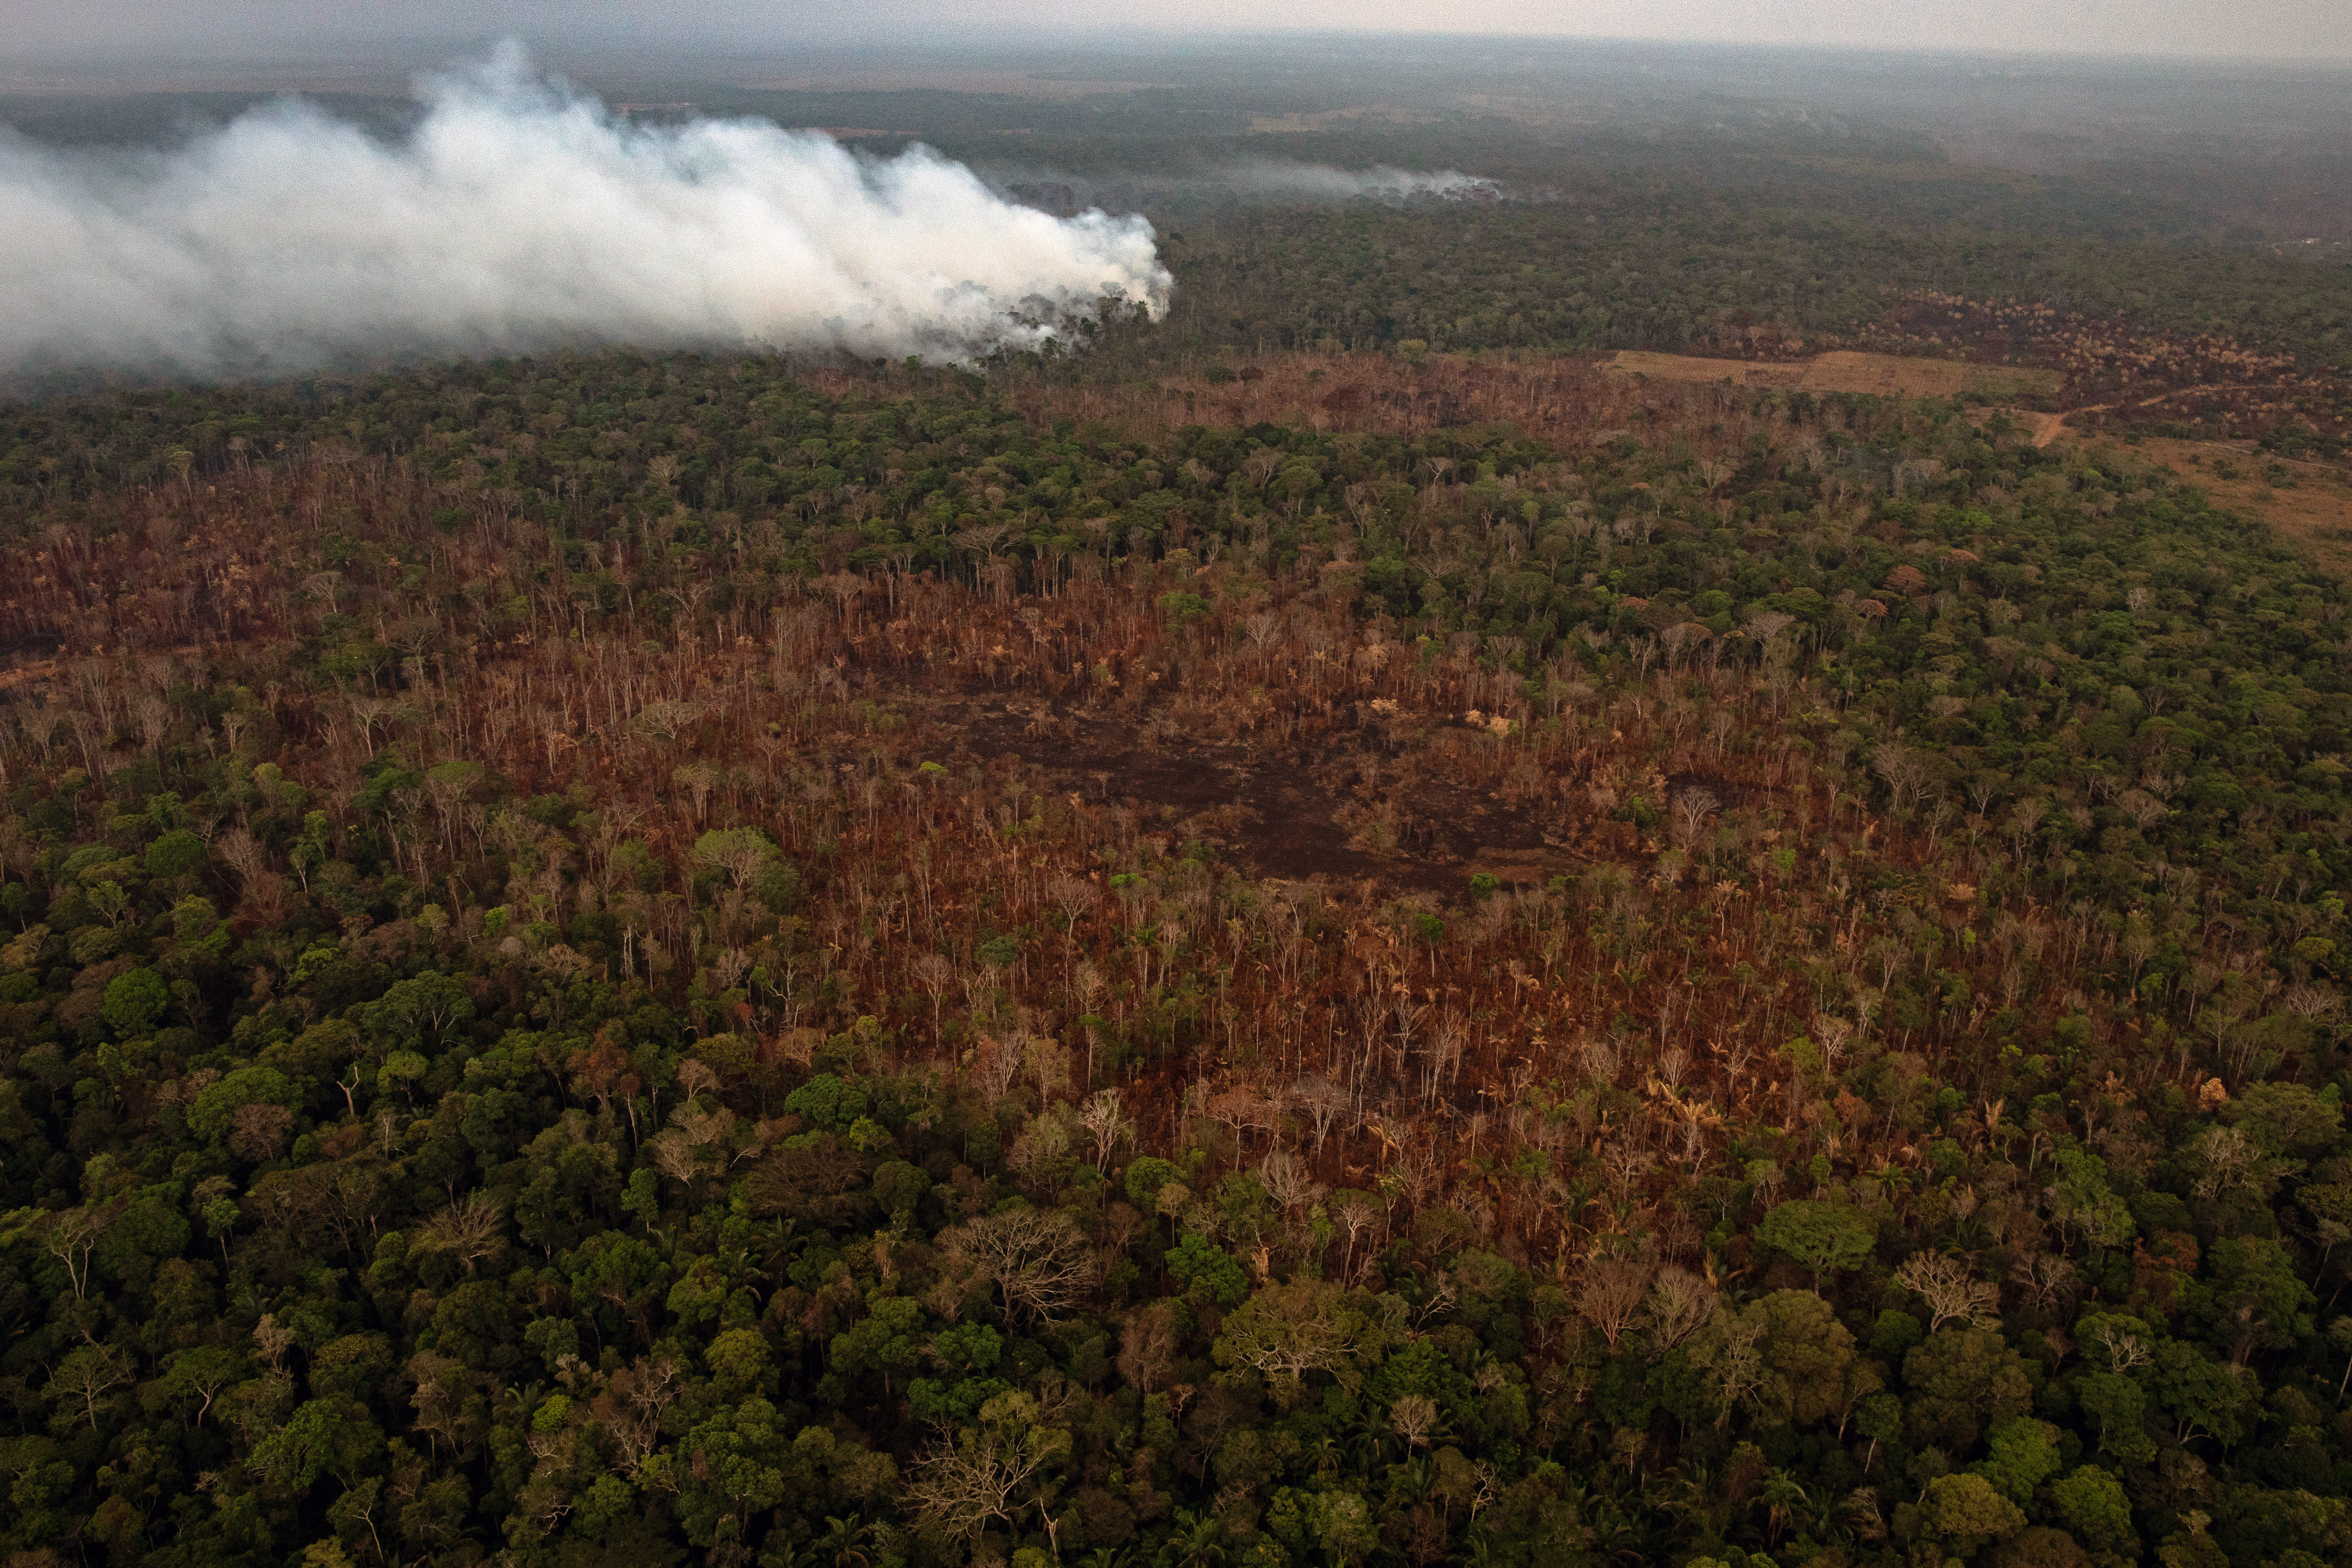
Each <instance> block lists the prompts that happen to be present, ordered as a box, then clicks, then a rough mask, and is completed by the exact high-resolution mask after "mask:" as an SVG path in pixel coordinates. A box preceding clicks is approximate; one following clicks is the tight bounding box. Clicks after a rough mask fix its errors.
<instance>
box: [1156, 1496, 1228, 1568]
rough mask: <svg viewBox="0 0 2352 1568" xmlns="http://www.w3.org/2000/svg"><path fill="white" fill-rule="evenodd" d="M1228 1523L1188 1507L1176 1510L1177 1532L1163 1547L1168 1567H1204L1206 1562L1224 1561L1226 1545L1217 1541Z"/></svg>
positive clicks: (1162, 1558) (1163, 1556) (1162, 1551)
mask: <svg viewBox="0 0 2352 1568" xmlns="http://www.w3.org/2000/svg"><path fill="white" fill-rule="evenodd" d="M1224 1532H1225V1527H1224V1526H1223V1525H1222V1524H1220V1523H1218V1522H1217V1519H1216V1516H1215V1515H1213V1514H1207V1513H1195V1512H1194V1511H1193V1510H1191V1509H1188V1508H1180V1509H1178V1510H1176V1533H1174V1534H1173V1535H1171V1536H1170V1537H1169V1538H1168V1542H1167V1544H1166V1545H1165V1546H1163V1547H1161V1548H1160V1562H1161V1563H1165V1564H1167V1568H1204V1565H1205V1564H1208V1563H1223V1561H1224V1560H1225V1549H1224V1547H1223V1546H1222V1545H1220V1544H1219V1543H1218V1537H1220V1536H1222V1535H1223V1534H1224Z"/></svg>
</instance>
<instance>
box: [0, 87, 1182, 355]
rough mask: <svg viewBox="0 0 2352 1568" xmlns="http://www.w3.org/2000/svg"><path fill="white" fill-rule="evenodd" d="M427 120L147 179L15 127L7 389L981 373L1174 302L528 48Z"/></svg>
mask: <svg viewBox="0 0 2352 1568" xmlns="http://www.w3.org/2000/svg"><path fill="white" fill-rule="evenodd" d="M0 278H5V279H6V284H5V290H0V375H22V374H27V373H38V372H51V371H59V370H74V369H100V370H129V371H148V372H168V373H173V374H195V375H205V374H253V373H259V372H267V371H285V370H294V369H303V368H314V367H319V366H322V365H330V364H334V363H350V362H355V361H362V360H367V359H373V358H380V357H383V356H387V355H394V356H396V355H410V354H420V353H517V352H526V351H530V350H533V349H542V348H548V347H551V346H555V345H559V344H565V343H593V342H628V343H633V344H637V345H640V346H644V347H649V348H652V347H667V346H677V347H728V346H735V347H742V346H753V347H769V348H778V349H835V348H838V349H843V350H847V351H850V352H853V353H861V354H883V353H887V354H890V355H893V356H898V355H904V354H922V355H924V356H926V357H929V358H933V359H962V358H968V357H970V356H972V355H974V354H979V353H986V352H988V351H990V350H992V349H995V348H999V347H1008V346H1009V347H1023V346H1029V345H1034V344H1035V343H1037V342H1040V341H1042V340H1043V339H1044V338H1045V337H1046V336H1048V335H1050V334H1052V333H1053V332H1054V331H1055V328H1056V326H1057V325H1065V326H1066V321H1067V320H1068V318H1070V317H1072V316H1081V315H1086V314H1088V313H1090V312H1092V311H1093V310H1096V309H1097V308H1098V306H1099V303H1100V301H1101V300H1104V299H1106V298H1123V299H1126V300H1133V301H1137V302H1139V303H1141V304H1142V305H1144V306H1145V307H1146V308H1147V309H1149V310H1152V311H1153V312H1154V313H1157V311H1158V310H1160V308H1161V307H1162V306H1163V305H1164V303H1165V300H1166V297H1167V292H1168V289H1169V288H1170V285H1171V279H1170V275H1169V272H1168V270H1167V268H1165V267H1163V266H1162V265H1161V263H1160V258H1159V254H1158V251H1157V249H1156V247H1155V244H1154V236H1153V234H1152V230H1151V226H1150V225H1149V224H1148V223H1146V222H1144V221H1143V220H1142V219H1140V218H1135V217H1129V218H1110V217H1107V216H1104V215H1102V214H1100V213H1098V212H1097V213H1087V214H1082V215H1080V216H1076V217H1072V218H1066V219H1063V218H1055V217H1051V216H1047V215H1045V214H1044V213H1040V212H1036V211H1034V210H1031V209H1029V208H1025V207H1022V206H1018V205H1013V204H1012V203H1009V202H1006V201H1004V200H1003V199H1002V198H1000V197H998V196H997V195H994V194H993V193H992V192H990V191H989V190H988V189H987V188H986V187H985V186H984V185H982V184H981V182H980V181H979V180H977V179H976V178H974V177H973V176H972V174H971V172H970V171H968V170H966V169H965V168H963V167H962V166H961V165H960V164H957V163H950V162H949V161H947V160H945V159H943V158H941V157H940V156H939V155H938V154H936V153H932V152H930V151H929V150H928V149H925V148H914V149H911V150H909V151H908V152H906V153H902V154H900V155H899V156H898V157H896V158H894V159H890V160H887V161H881V162H875V161H866V160H860V159H858V158H856V157H853V156H852V155H851V154H849V153H846V152H845V151H843V150H842V148H840V147H839V146H837V145H836V144H835V142H833V141H832V140H830V139H829V138H827V137H824V136H823V135H820V134H817V133H814V132H787V131H782V130H779V129H777V128H776V127H774V126H772V125H769V124H766V123H764V122H759V121H694V122H691V123H688V124H685V125H678V126H667V127H653V128H642V129H641V128H637V127H634V126H631V125H628V124H626V123H625V122H621V121H616V120H614V118H612V117H611V116H609V115H607V114H606V113H605V112H604V110H603V109H602V108H601V107H600V106H599V105H597V104H596V103H595V102H593V100H588V99H585V98H583V97H580V96H578V95H576V94H573V93H572V92H569V91H568V90H565V89H561V88H558V87H554V86H551V85H549V84H547V83H545V82H542V81H541V80H540V79H537V78H535V77H534V76H533V75H532V74H531V72H530V69H529V68H528V67H527V65H526V63H525V61H524V60H523V58H522V56H521V54H520V51H519V50H516V49H514V48H511V47H509V48H506V49H503V50H501V51H499V54H498V55H497V56H495V57H494V58H492V59H491V60H490V62H489V63H488V64H487V65H484V66H481V67H479V68H472V69H469V70H466V71H463V72H459V73H457V74H453V75H449V76H446V77H441V78H436V79H432V80H431V81H429V82H427V83H426V84H425V114H424V118H423V120H422V121H421V122H420V123H419V124H418V125H417V127H416V129H415V132H413V133H411V134H410V135H409V136H408V137H407V138H406V139H405V140H404V141H401V142H396V143H387V142H383V141H379V140H377V139H376V138H374V137H373V136H371V135H369V134H368V133H366V132H363V131H362V130H360V129H358V128H357V127H354V126H352V125H349V124H345V123H342V122H341V121H335V120H333V119H331V118H329V117H328V116H326V115H325V114H323V113H322V112H320V110H317V109H316V108H314V107H312V106H310V105H308V104H305V103H302V102H299V101H293V100H289V101H285V102H281V103H278V104H276V105H273V106H271V107H269V108H268V109H264V110H256V111H254V112H252V113H250V114H247V115H246V116H244V117H242V118H240V119H238V120H237V121H235V122H234V123H232V124H230V125H228V126H226V128H223V129H221V130H219V131H217V132H210V133H207V134H205V135H204V136H202V137H200V138H198V139H197V140H195V141H194V142H191V143H190V144H188V145H187V146H185V147H183V148H180V149H178V150H175V151H171V152H165V153H142V154H138V155H132V156H125V155H121V154H113V155H100V156H93V155H89V154H69V153H60V152H57V151H54V150H51V149H47V148H44V147H40V146H37V145H35V144H34V143H32V142H27V141H25V140H24V139H22V138H21V137H16V136H14V135H13V134H10V133H8V132H5V131H0Z"/></svg>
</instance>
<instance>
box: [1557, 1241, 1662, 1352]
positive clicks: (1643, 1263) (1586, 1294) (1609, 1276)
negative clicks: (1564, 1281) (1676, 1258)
mask: <svg viewBox="0 0 2352 1568" xmlns="http://www.w3.org/2000/svg"><path fill="white" fill-rule="evenodd" d="M1650 1274H1651V1266H1650V1264H1649V1263H1648V1261H1647V1260H1646V1259H1643V1258H1591V1259H1590V1260H1588V1261H1587V1262H1586V1263H1585V1265H1584V1267H1583V1268H1580V1269H1579V1270H1578V1271H1577V1277H1576V1310H1577V1315H1578V1316H1580V1317H1581V1318H1582V1319H1583V1320H1584V1321H1586V1322H1588V1323H1591V1325H1592V1326H1593V1327H1594V1328H1595V1329H1598V1330H1599V1331H1601V1338H1602V1339H1603V1340H1605V1341H1607V1342H1608V1345H1609V1352H1610V1353H1611V1354H1612V1355H1614V1354H1615V1353H1616V1352H1617V1342H1618V1341H1619V1340H1620V1339H1621V1338H1622V1337H1623V1336H1624V1333H1625V1331H1626V1329H1627V1328H1629V1327H1631V1326H1632V1324H1633V1318H1634V1315H1635V1314H1636V1313H1638V1312H1639V1311H1640V1310H1642V1302H1643V1298H1644V1297H1645V1296H1646V1295H1647V1294H1648V1293H1649V1289H1650Z"/></svg>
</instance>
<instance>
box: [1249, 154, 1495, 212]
mask: <svg viewBox="0 0 2352 1568" xmlns="http://www.w3.org/2000/svg"><path fill="white" fill-rule="evenodd" d="M1233 178H1234V183H1235V184H1239V185H1241V186H1242V187H1244V189H1247V190H1253V191H1258V192H1263V193H1265V194H1266V195H1285V196H1294V197H1301V198H1305V199H1307V200H1310V201H1334V202H1339V201H1352V200H1356V199H1359V198H1370V199H1371V200H1375V201H1405V200H1409V199H1412V198H1414V197H1437V198H1440V199H1444V198H1454V199H1459V198H1462V197H1465V196H1484V197H1488V198H1492V197H1495V196H1497V195H1500V194H1501V190H1502V187H1500V186H1499V185H1497V184H1496V183H1495V182H1494V181H1492V180H1489V179H1486V178H1483V177H1481V176H1479V175H1476V174H1462V173H1460V172H1458V171H1456V170H1453V169H1438V170H1433V171H1427V172H1423V171H1420V170H1414V169H1391V168H1389V167H1387V166H1386V165H1381V166H1378V167H1374V168H1370V169H1337V168H1333V167H1331V166H1330V165H1328V164H1325V163H1286V162H1284V161H1282V160H1279V159H1274V158H1251V159H1244V160H1243V161H1242V162H1241V163H1236V164H1235V165H1234V174H1233Z"/></svg>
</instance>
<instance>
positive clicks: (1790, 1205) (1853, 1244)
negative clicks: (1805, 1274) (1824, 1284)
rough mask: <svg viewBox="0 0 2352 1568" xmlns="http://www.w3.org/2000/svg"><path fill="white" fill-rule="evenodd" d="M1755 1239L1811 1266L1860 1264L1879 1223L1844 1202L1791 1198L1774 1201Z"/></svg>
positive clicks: (1818, 1271)
mask: <svg viewBox="0 0 2352 1568" xmlns="http://www.w3.org/2000/svg"><path fill="white" fill-rule="evenodd" d="M1756 1239H1757V1240H1759V1241H1760V1242H1762V1243H1763V1244H1764V1245H1765V1246H1767V1247H1770V1248H1772V1249H1773V1250H1774V1251H1776V1252H1780V1253H1785V1254H1787V1255H1788V1256H1789V1257H1790V1258H1793V1259H1795V1260H1796V1261H1797V1262H1798V1263H1800V1264H1801V1265H1802V1266H1803V1267H1805V1268H1809V1269H1811V1270H1812V1274H1813V1279H1814V1282H1815V1283H1816V1284H1819V1282H1820V1279H1821V1277H1822V1274H1823V1273H1824V1272H1828V1271H1833V1270H1837V1269H1844V1268H1861V1267H1862V1266H1863V1264H1864V1263H1865V1262H1867V1261H1868V1260H1869V1258H1870V1254H1871V1250H1872V1249H1873V1248H1874V1247H1876V1246H1877V1244H1878V1227H1877V1226H1874V1225H1872V1224H1871V1223H1870V1220H1869V1219H1868V1217H1867V1216H1865V1215H1863V1214H1862V1213H1860V1212H1859V1211H1857V1210H1856V1209H1854V1208H1853V1207H1852V1206H1851V1205H1845V1204H1832V1203H1820V1202H1815V1201H1812V1200H1810V1199H1801V1198H1800V1199H1791V1200H1790V1201H1789V1202H1787V1203H1783V1204H1776V1205H1773V1207H1772V1209H1771V1211H1770V1212H1769V1213H1768V1214H1767V1215H1765V1216H1764V1218H1763V1221H1762V1223H1761V1224H1759V1225H1758V1226H1757V1227H1756Z"/></svg>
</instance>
